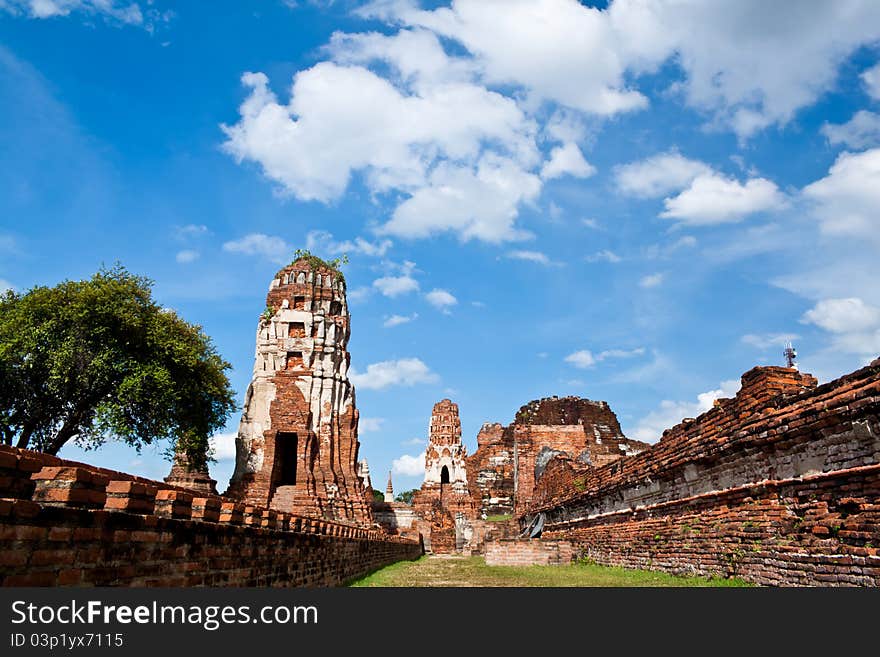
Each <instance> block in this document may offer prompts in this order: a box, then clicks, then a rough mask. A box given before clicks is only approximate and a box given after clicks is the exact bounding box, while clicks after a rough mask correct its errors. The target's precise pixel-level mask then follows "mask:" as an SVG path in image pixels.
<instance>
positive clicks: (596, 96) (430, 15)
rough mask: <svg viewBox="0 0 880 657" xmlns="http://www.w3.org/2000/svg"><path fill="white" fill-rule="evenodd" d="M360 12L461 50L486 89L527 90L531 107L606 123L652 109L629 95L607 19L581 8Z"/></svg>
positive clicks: (475, 2)
mask: <svg viewBox="0 0 880 657" xmlns="http://www.w3.org/2000/svg"><path fill="white" fill-rule="evenodd" d="M361 12H362V13H367V14H372V15H374V16H380V17H383V18H385V19H386V20H387V19H396V20H398V21H400V22H402V23H404V24H406V25H410V26H419V27H423V28H427V29H430V30H432V31H434V32H436V33H438V34H440V35H442V36H444V37H447V38H450V39H454V40H456V41H458V42H460V43H461V44H462V45H463V46H464V47H465V48H466V49H467V50H468V51H469V52H470V53H471V55H472V56H473V59H474V65H475V66H476V67H477V68H478V69H479V70H480V71H481V73H482V75H483V77H484V78H485V79H486V81H487V82H489V83H490V84H500V85H504V84H515V85H518V86H521V87H523V88H524V89H525V90H526V92H527V93H528V94H529V96H530V97H531V102H532V103H533V104H539V103H540V102H541V101H544V100H550V101H555V102H558V103H560V104H562V105H565V106H567V107H571V108H574V109H579V110H583V111H586V112H590V113H595V114H600V115H611V114H615V113H618V112H623V111H628V110H632V109H639V108H642V107H645V106H646V105H647V100H646V99H645V97H644V96H642V95H641V94H640V93H638V92H637V91H633V90H630V89H628V88H627V87H626V84H625V82H624V73H625V62H624V61H623V60H622V58H621V57H620V55H619V54H618V52H616V45H617V43H616V41H617V39H618V35H616V34H615V33H614V32H613V31H612V30H611V29H610V25H609V21H608V16H607V14H606V13H605V12H601V11H599V10H597V9H593V8H589V7H585V6H583V5H581V4H580V3H578V2H576V1H575V0H504V1H503V2H498V1H492V2H487V1H486V0H456V1H455V2H454V3H452V5H451V6H450V7H448V8H447V7H442V8H440V9H437V10H435V11H421V10H419V9H417V8H416V6H415V5H414V4H413V3H411V2H391V3H389V2H377V3H373V4H372V5H371V6H368V7H367V8H365V9H362V10H361ZM511 44H516V47H511Z"/></svg>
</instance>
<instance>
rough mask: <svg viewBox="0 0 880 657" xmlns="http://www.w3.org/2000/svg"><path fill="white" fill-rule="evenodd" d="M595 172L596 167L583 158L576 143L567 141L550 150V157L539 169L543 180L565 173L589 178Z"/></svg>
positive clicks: (558, 176)
mask: <svg viewBox="0 0 880 657" xmlns="http://www.w3.org/2000/svg"><path fill="white" fill-rule="evenodd" d="M594 173H596V167H594V166H593V165H592V164H590V163H589V162H587V161H586V160H585V159H584V155H583V153H581V149H580V148H578V146H577V144H574V143H572V142H568V143H565V144H563V145H562V146H557V147H556V148H554V149H553V150H552V151H550V159H549V160H548V161H547V162H545V163H544V166H543V168H542V169H541V177H542V178H543V179H544V180H552V179H553V178H560V177H562V176H565V175H569V176H574V177H575V178H589V177H590V176H592V175H593V174H594Z"/></svg>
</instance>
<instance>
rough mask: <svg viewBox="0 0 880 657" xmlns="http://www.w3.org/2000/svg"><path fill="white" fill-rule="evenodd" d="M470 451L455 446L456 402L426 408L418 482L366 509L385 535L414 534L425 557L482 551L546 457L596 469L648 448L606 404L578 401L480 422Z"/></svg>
mask: <svg viewBox="0 0 880 657" xmlns="http://www.w3.org/2000/svg"><path fill="white" fill-rule="evenodd" d="M477 445H478V448H477V451H476V453H474V454H473V455H472V456H468V454H467V449H466V447H465V446H464V445H463V444H462V441H461V419H460V417H459V408H458V405H457V404H455V403H454V402H452V401H451V400H449V399H444V400H442V401H440V402H438V403H436V404H435V405H434V408H433V410H432V413H431V419H430V423H429V425H428V444H427V448H426V450H425V477H424V482H423V483H422V486H421V488H420V490H418V491H417V492H416V494H415V496H414V497H413V504H412V507H408V506H407V505H402V504H395V505H391V506H388V505H382V504H378V505H377V504H374V505H373V513H374V516H375V517H376V520H377V521H378V522H379V523H380V524H382V526H383V527H385V528H386V530H388V531H391V532H395V531H396V532H399V533H401V534H403V535H405V534H406V531H404V530H411V529H416V530H418V531H419V532H421V534H422V537H423V540H424V543H425V547H426V549H428V550H431V551H432V552H439V553H444V552H445V553H448V552H470V553H482V552H483V551H484V546H485V544H486V543H487V542H488V543H491V542H492V541H494V540H496V539H499V538H509V537H512V536H516V535H517V534H518V533H519V528H518V525H517V524H516V522H515V521H514V520H513V514H514V513H515V512H516V511H517V510H520V511H522V510H525V509H527V508H528V506H529V503H530V502H531V499H532V495H533V491H534V489H535V483H536V481H537V480H538V479H539V477H540V476H541V474H542V473H543V471H544V468H545V467H546V466H547V463H548V462H549V461H550V460H551V459H553V458H554V457H557V456H559V457H566V458H571V459H575V460H577V461H578V462H579V463H583V464H587V465H594V464H595V465H603V464H605V463H610V462H612V461H615V460H616V459H619V458H622V457H624V456H628V455H633V454H637V453H639V452H640V451H642V450H644V449H646V448H647V447H649V445H647V444H646V443H641V442H638V441H633V440H629V439H628V438H626V437H625V436H624V435H623V432H622V431H621V429H620V424H619V423H618V421H617V416H616V415H615V414H614V412H613V411H612V410H611V409H610V407H609V406H608V404H607V403H606V402H602V401H599V402H597V401H592V400H589V399H581V398H579V397H563V398H558V397H550V398H546V399H540V400H535V401H532V402H530V403H528V404H526V405H525V406H523V407H522V408H520V410H519V412H517V414H516V417H515V419H514V422H513V423H512V424H510V425H509V426H508V427H503V426H502V425H500V424H485V425H483V427H482V429H481V430H480V433H479V434H478V436H477Z"/></svg>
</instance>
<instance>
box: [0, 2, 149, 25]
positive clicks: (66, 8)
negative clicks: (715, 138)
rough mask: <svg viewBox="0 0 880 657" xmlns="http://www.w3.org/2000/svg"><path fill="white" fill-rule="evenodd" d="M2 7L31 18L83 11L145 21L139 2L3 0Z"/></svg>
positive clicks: (124, 20)
mask: <svg viewBox="0 0 880 657" xmlns="http://www.w3.org/2000/svg"><path fill="white" fill-rule="evenodd" d="M0 9H5V10H6V11H8V12H10V13H13V14H19V13H23V14H25V15H27V16H29V17H31V18H55V17H57V16H67V15H69V14H71V13H76V12H81V13H84V14H90V15H98V16H103V17H104V18H107V19H109V20H113V21H118V22H120V23H127V24H129V25H141V24H143V22H144V14H143V12H142V11H141V8H140V7H139V6H138V4H137V3H133V2H117V1H116V0H3V1H2V2H0Z"/></svg>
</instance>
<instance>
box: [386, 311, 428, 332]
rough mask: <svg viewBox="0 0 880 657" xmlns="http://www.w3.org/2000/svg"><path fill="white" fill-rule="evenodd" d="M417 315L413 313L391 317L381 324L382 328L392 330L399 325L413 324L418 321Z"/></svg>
mask: <svg viewBox="0 0 880 657" xmlns="http://www.w3.org/2000/svg"><path fill="white" fill-rule="evenodd" d="M418 317H419V314H418V313H413V314H412V315H391V317H387V318H386V319H385V321H384V322H382V326H384V327H385V328H392V327H394V326H400V325H401V324H408V323H409V322H413V321H415V320H416V319H418Z"/></svg>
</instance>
